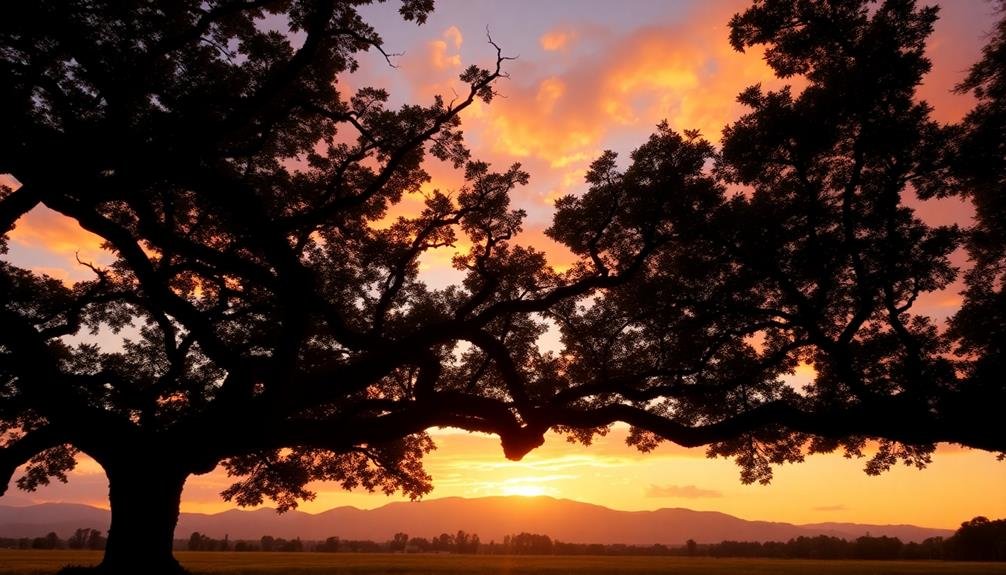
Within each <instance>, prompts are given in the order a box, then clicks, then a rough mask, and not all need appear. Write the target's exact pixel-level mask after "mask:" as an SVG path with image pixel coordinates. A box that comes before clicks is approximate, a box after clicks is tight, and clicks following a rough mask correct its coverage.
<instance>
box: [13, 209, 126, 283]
mask: <svg viewBox="0 0 1006 575" xmlns="http://www.w3.org/2000/svg"><path fill="white" fill-rule="evenodd" d="M8 237H9V238H10V248H11V254H10V255H9V256H8V258H7V259H8V261H10V262H11V263H13V264H15V265H18V266H21V267H26V268H29V269H32V270H34V271H36V272H38V273H44V274H46V275H49V276H51V277H54V278H57V279H60V280H62V281H63V282H64V283H67V284H70V283H72V282H74V281H80V280H85V279H93V278H94V272H92V271H91V270H90V269H88V268H87V267H86V266H84V265H82V264H81V263H80V262H78V261H77V259H78V258H79V259H80V260H81V261H83V262H87V263H92V264H96V265H108V264H109V263H111V261H112V255H111V253H110V252H108V251H107V250H105V249H103V248H102V244H103V243H104V240H102V239H101V238H100V237H98V236H96V235H94V234H92V233H91V232H88V231H87V230H85V229H83V228H82V227H80V225H78V224H77V222H76V221H74V220H73V219H71V218H68V217H66V216H63V215H62V214H59V213H57V212H54V211H52V210H50V209H48V208H45V207H37V208H35V209H33V210H32V211H30V212H28V213H27V214H25V215H24V216H22V217H21V218H20V219H19V220H18V221H17V222H16V223H15V227H14V229H13V230H11V232H10V234H8ZM27 253H31V254H33V255H32V256H26V255H22V254H27ZM39 254H41V255H42V256H43V257H42V258H41V259H40V258H39V257H38V255H39Z"/></svg>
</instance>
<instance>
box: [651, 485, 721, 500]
mask: <svg viewBox="0 0 1006 575" xmlns="http://www.w3.org/2000/svg"><path fill="white" fill-rule="evenodd" d="M646 496H647V497H678V498H681V499H706V498H715V497H723V492H722V491H717V490H715V489H702V488H701V487H696V486H694V485H650V487H649V488H648V489H647V490H646Z"/></svg>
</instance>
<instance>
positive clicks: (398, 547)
mask: <svg viewBox="0 0 1006 575" xmlns="http://www.w3.org/2000/svg"><path fill="white" fill-rule="evenodd" d="M408 544H409V536H408V534H406V533H395V536H394V537H393V538H392V539H391V541H389V542H388V548H389V549H390V550H391V551H405V546H406V545H408Z"/></svg>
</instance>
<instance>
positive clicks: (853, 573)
mask: <svg viewBox="0 0 1006 575" xmlns="http://www.w3.org/2000/svg"><path fill="white" fill-rule="evenodd" d="M177 555H178V558H179V560H180V561H181V562H182V564H184V565H185V566H186V567H187V568H188V569H189V570H191V571H192V572H193V573H196V574H199V573H226V574H230V575H244V574H248V575H285V574H293V575H363V574H367V575H376V574H382V573H389V574H395V575H440V574H443V575H537V574H545V575H594V574H596V575H602V574H624V575H657V574H666V573H674V574H675V575H803V574H820V575H944V574H948V575H949V574H951V573H952V574H974V575H979V574H980V575H1000V574H1001V575H1006V563H951V562H942V561H804V560H785V559H783V560H778V559H712V558H707V557H696V558H686V557H529V556H520V557H517V556H470V555H469V556H459V555H390V554H369V553H368V554H352V553H338V554H335V553H234V552H184V551H183V552H180V553H178V554H177ZM100 559H101V555H100V553H98V552H92V551H20V550H6V549H5V550H0V575H29V574H30V575H44V574H51V573H55V572H56V571H57V570H58V569H59V568H60V567H61V566H63V565H68V564H75V565H92V564H95V563H97V562H98V561H99V560H100Z"/></svg>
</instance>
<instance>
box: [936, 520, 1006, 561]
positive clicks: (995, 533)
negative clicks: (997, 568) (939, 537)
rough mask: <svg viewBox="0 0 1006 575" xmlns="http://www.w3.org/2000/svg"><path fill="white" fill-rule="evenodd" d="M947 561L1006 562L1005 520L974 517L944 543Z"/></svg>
mask: <svg viewBox="0 0 1006 575" xmlns="http://www.w3.org/2000/svg"><path fill="white" fill-rule="evenodd" d="M944 550H945V556H946V558H947V559H955V560H958V561H1006V519H997V520H994V521H991V520H989V519H988V518H987V517H975V518H974V519H972V520H970V521H965V522H964V523H962V524H961V527H960V529H958V530H957V531H956V532H955V533H954V534H953V535H952V536H951V537H950V538H948V539H947V540H946V541H945V542H944Z"/></svg>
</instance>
